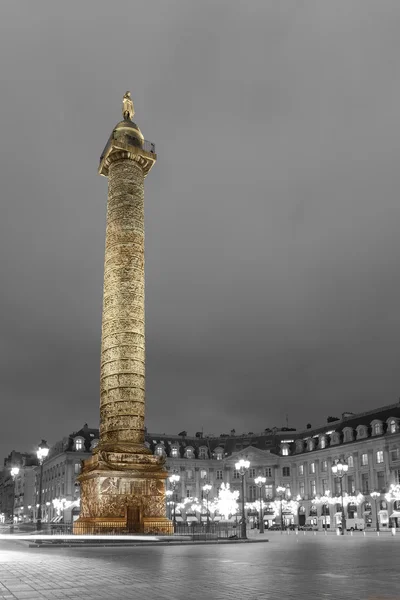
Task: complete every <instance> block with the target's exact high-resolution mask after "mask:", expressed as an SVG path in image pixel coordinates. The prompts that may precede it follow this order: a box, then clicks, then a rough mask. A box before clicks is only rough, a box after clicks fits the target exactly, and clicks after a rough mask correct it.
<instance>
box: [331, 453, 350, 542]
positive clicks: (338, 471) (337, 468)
mask: <svg viewBox="0 0 400 600" xmlns="http://www.w3.org/2000/svg"><path fill="white" fill-rule="evenodd" d="M348 470H349V465H348V464H347V462H346V461H342V460H337V461H336V463H335V464H334V465H332V473H333V474H334V476H335V477H338V478H339V481H340V496H341V498H342V532H341V533H342V535H344V532H345V529H346V516H345V513H344V502H343V477H344V476H345V475H346V473H347V471H348Z"/></svg>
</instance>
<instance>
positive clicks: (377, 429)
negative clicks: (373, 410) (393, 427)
mask: <svg viewBox="0 0 400 600" xmlns="http://www.w3.org/2000/svg"><path fill="white" fill-rule="evenodd" d="M381 433H382V423H381V422H380V421H374V422H373V425H372V434H373V435H381Z"/></svg>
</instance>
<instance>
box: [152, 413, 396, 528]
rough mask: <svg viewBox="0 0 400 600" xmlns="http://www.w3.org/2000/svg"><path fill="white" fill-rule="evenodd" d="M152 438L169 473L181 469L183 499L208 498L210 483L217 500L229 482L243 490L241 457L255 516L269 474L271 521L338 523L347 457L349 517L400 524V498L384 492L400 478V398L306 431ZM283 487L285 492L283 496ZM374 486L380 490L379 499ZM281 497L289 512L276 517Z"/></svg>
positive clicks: (179, 495)
mask: <svg viewBox="0 0 400 600" xmlns="http://www.w3.org/2000/svg"><path fill="white" fill-rule="evenodd" d="M182 433H183V434H184V433H185V432H182ZM147 444H148V445H149V447H150V448H151V449H152V450H153V452H154V453H155V454H160V455H161V454H162V455H164V456H166V462H167V467H168V470H169V471H170V472H176V473H178V474H179V475H180V481H179V484H178V489H177V501H179V500H182V499H183V498H185V497H196V498H197V499H201V496H202V486H203V485H204V483H206V482H207V483H209V484H210V485H211V486H212V490H211V492H210V494H209V498H210V499H211V498H213V497H215V496H217V494H218V489H219V487H220V485H221V484H222V483H223V482H224V483H229V484H230V486H231V488H233V489H234V490H235V489H236V490H238V492H239V493H240V494H241V480H240V478H239V476H238V474H237V473H236V471H235V463H236V462H237V461H238V460H239V459H240V458H246V459H248V460H249V461H250V469H249V471H248V473H247V475H246V477H245V502H246V503H250V504H253V506H250V507H249V510H248V514H249V516H250V521H251V520H252V517H253V518H254V520H257V507H258V502H259V499H260V496H259V494H260V490H259V488H257V486H256V484H255V481H254V480H255V478H256V477H257V476H258V475H263V476H265V477H266V484H265V487H263V488H262V500H263V503H264V507H263V511H264V520H265V523H266V525H267V526H268V525H272V524H273V523H275V522H279V521H280V519H281V516H282V520H283V521H284V523H285V524H287V525H288V524H298V525H306V524H309V525H313V526H317V527H318V526H319V527H324V526H326V527H327V528H329V527H335V526H336V525H338V524H340V522H341V513H340V510H341V494H340V481H339V479H338V478H336V477H335V476H334V475H333V472H332V465H333V464H334V463H335V462H336V461H338V460H340V459H341V460H343V461H346V462H347V464H348V466H349V469H348V472H347V474H346V475H345V476H344V477H343V480H342V485H343V492H344V504H345V514H346V518H355V517H357V518H363V519H364V521H365V525H366V527H373V528H374V527H376V523H377V518H378V519H379V524H380V526H381V528H384V527H389V526H391V525H396V526H397V525H400V497H399V498H398V499H392V500H391V501H388V500H387V499H386V497H385V496H386V494H387V492H388V491H389V488H390V486H391V485H392V484H393V485H394V484H400V403H398V404H393V405H390V406H385V407H383V408H379V409H375V410H372V411H368V412H365V413H361V414H357V415H355V414H352V413H344V414H343V415H342V418H340V419H334V418H329V422H328V423H327V424H326V425H323V426H321V427H317V428H312V427H311V426H310V427H309V428H308V429H306V430H304V431H296V430H289V429H288V428H286V429H285V428H283V429H280V430H278V429H276V428H274V429H266V430H265V431H264V432H262V433H261V434H258V435H257V434H253V433H249V434H247V435H236V434H235V433H234V432H233V431H232V432H231V433H230V434H229V435H222V436H218V437H208V436H206V437H202V435H201V434H200V433H198V434H197V435H196V436H195V437H190V436H187V435H180V436H171V435H156V434H151V435H148V436H147ZM278 486H282V487H284V488H285V490H286V491H285V493H284V494H282V495H281V496H280V495H278V494H277V492H276V489H277V487H278ZM373 491H377V492H379V496H378V497H377V498H376V499H375V498H374V497H372V496H371V492H373ZM281 499H283V502H284V509H283V511H282V512H283V515H281V514H279V515H277V510H276V505H277V502H278V507H279V505H280V500H281ZM289 500H290V502H289ZM274 501H275V502H274ZM285 501H287V502H285ZM285 505H286V506H285ZM280 506H281V508H282V505H280ZM285 508H286V509H285ZM194 518H196V519H197V520H199V518H202V517H201V516H199V515H197V516H196V517H195V516H194V515H193V516H192V519H194Z"/></svg>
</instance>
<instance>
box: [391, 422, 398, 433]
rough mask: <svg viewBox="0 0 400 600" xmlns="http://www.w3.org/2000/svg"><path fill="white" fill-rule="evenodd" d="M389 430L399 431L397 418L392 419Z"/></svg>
mask: <svg viewBox="0 0 400 600" xmlns="http://www.w3.org/2000/svg"><path fill="white" fill-rule="evenodd" d="M389 431H390V433H397V423H396V421H395V420H393V421H390V423H389Z"/></svg>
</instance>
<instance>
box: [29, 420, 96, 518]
mask: <svg viewBox="0 0 400 600" xmlns="http://www.w3.org/2000/svg"><path fill="white" fill-rule="evenodd" d="M98 440H99V430H98V429H91V428H89V427H88V426H87V424H86V423H85V425H84V426H83V427H82V429H80V430H79V431H77V432H74V433H71V434H70V435H68V436H67V437H65V438H63V439H62V440H60V441H59V442H57V443H56V444H54V446H52V447H51V448H50V452H49V455H48V457H47V458H46V460H45V461H44V463H43V479H42V482H43V483H42V521H43V522H44V523H46V522H58V521H62V520H63V521H65V522H67V521H68V522H69V521H72V520H73V518H75V517H77V516H78V515H79V505H80V487H79V484H78V483H77V481H76V478H77V476H78V475H79V474H80V472H81V464H82V461H83V460H85V459H87V458H88V457H90V455H91V453H92V450H93V448H94V447H95V446H96V444H97V443H98ZM39 481H40V467H36V473H35V502H34V515H33V517H34V520H36V516H37V503H38V500H39Z"/></svg>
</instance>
